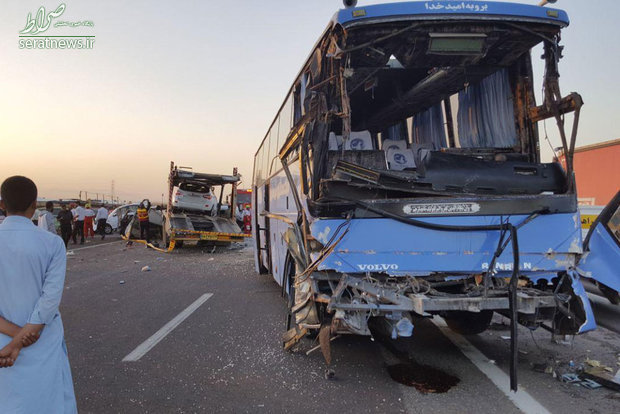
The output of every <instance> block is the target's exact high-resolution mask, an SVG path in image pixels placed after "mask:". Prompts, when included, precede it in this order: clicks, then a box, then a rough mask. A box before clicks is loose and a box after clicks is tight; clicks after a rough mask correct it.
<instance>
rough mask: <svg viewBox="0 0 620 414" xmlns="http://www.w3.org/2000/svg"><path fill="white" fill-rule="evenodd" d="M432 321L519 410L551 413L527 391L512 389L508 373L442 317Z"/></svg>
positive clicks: (534, 413)
mask: <svg viewBox="0 0 620 414" xmlns="http://www.w3.org/2000/svg"><path fill="white" fill-rule="evenodd" d="M431 322H433V323H434V324H435V326H437V327H438V328H439V330H440V331H441V333H443V334H444V335H445V336H446V337H447V338H448V339H449V340H450V341H451V342H452V343H453V344H454V345H456V347H457V348H459V349H460V350H461V352H462V353H463V355H465V356H466V357H467V358H468V359H469V360H470V361H471V362H472V363H473V364H474V365H475V366H476V367H477V368H478V369H479V370H480V371H482V373H483V374H484V375H486V376H487V377H488V378H489V379H490V380H491V382H493V384H495V386H496V387H497V388H499V390H500V391H501V392H503V393H504V395H506V397H508V398H509V399H510V401H512V402H513V404H514V405H516V406H517V408H518V409H519V410H521V411H523V412H524V413H528V414H529V413H532V414H549V411H548V410H547V409H546V408H545V407H543V406H542V404H540V403H539V402H538V401H536V400H535V399H534V397H532V396H531V395H530V394H528V393H527V392H526V391H523V390H519V391H517V392H512V391H510V378H509V377H508V375H506V374H505V373H504V371H502V370H501V369H500V368H499V367H497V366H496V365H494V364H492V363H490V362H489V359H488V358H487V357H485V356H484V354H483V353H482V352H480V351H479V350H478V349H477V348H476V347H474V346H473V345H472V344H471V342H469V341H468V340H467V339H466V338H465V337H463V336H462V335H459V334H457V333H455V332H452V331H451V330H450V328H448V325H446V322H445V321H444V320H443V319H442V318H440V317H438V316H435V317H434V318H433V319H431Z"/></svg>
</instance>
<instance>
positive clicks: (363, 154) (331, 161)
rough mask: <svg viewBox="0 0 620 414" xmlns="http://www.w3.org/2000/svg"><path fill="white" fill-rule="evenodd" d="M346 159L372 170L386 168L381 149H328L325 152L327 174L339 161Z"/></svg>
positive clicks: (383, 153) (329, 173)
mask: <svg viewBox="0 0 620 414" xmlns="http://www.w3.org/2000/svg"><path fill="white" fill-rule="evenodd" d="M339 160H342V161H346V162H350V163H353V164H357V165H360V166H362V167H366V168H372V169H374V170H386V169H387V164H386V160H385V152H384V151H383V150H350V151H328V152H327V169H326V170H325V171H326V172H328V175H330V176H331V173H332V171H334V168H335V167H336V163H337V162H338V161H339Z"/></svg>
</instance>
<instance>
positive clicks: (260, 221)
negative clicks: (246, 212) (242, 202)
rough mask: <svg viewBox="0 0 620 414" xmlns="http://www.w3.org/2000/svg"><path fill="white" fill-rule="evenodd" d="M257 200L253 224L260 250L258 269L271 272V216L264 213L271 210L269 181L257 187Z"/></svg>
mask: <svg viewBox="0 0 620 414" xmlns="http://www.w3.org/2000/svg"><path fill="white" fill-rule="evenodd" d="M254 194H255V200H256V202H255V203H254V211H253V216H254V217H255V219H254V223H253V226H255V227H256V229H255V231H254V234H255V235H256V247H257V250H258V270H259V273H263V274H264V273H269V270H270V264H269V218H267V217H265V216H264V215H263V213H264V212H265V211H269V183H268V182H265V183H264V184H263V185H261V186H259V187H256V188H255V192H254Z"/></svg>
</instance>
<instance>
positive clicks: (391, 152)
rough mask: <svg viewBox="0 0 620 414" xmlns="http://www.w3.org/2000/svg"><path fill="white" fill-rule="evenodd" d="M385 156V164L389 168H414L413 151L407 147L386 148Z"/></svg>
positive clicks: (398, 169)
mask: <svg viewBox="0 0 620 414" xmlns="http://www.w3.org/2000/svg"><path fill="white" fill-rule="evenodd" d="M403 142H404V141H403ZM386 156H387V165H388V168H389V169H390V170H397V171H401V170H404V169H407V168H415V166H416V162H415V155H414V152H413V150H411V149H409V148H405V149H400V148H398V147H391V148H388V149H387V150H386Z"/></svg>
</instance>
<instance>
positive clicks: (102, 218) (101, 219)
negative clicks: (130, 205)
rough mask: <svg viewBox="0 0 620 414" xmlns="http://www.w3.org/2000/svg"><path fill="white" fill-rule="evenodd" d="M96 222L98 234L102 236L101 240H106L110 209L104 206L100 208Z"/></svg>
mask: <svg viewBox="0 0 620 414" xmlns="http://www.w3.org/2000/svg"><path fill="white" fill-rule="evenodd" d="M95 220H96V221H97V233H99V235H101V240H103V239H105V226H106V223H107V221H108V209H107V208H105V207H104V206H101V207H99V209H98V210H97V216H96V217H95Z"/></svg>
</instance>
